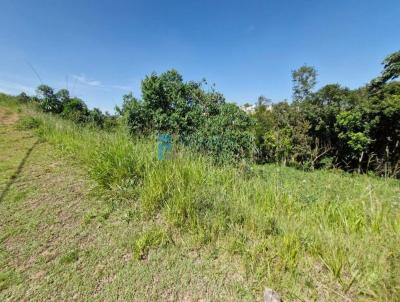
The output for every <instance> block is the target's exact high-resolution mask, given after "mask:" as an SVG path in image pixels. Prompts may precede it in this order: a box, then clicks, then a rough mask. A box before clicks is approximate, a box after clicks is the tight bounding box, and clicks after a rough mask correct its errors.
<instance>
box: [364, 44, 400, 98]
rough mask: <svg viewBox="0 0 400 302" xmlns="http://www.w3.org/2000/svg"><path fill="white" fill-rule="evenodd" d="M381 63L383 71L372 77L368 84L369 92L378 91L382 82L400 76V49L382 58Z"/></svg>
mask: <svg viewBox="0 0 400 302" xmlns="http://www.w3.org/2000/svg"><path fill="white" fill-rule="evenodd" d="M382 64H383V71H382V72H381V75H380V76H378V77H377V78H375V79H373V80H372V81H371V83H370V84H369V87H368V88H369V91H370V92H371V93H374V92H377V91H379V90H380V88H382V86H383V84H385V83H387V82H388V81H391V80H394V79H396V78H398V77H399V76H400V51H397V52H394V53H392V54H390V55H389V56H387V57H386V58H385V60H383V62H382Z"/></svg>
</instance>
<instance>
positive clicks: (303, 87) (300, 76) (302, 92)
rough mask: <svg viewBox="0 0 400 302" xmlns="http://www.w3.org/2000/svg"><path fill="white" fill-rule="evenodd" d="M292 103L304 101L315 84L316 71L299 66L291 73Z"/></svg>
mask: <svg viewBox="0 0 400 302" xmlns="http://www.w3.org/2000/svg"><path fill="white" fill-rule="evenodd" d="M292 81H293V101H294V102H301V101H304V100H305V99H306V98H307V97H308V96H309V95H310V94H311V92H312V89H313V88H314V87H315V85H316V83H317V71H316V69H315V68H314V67H312V66H307V65H304V66H301V67H300V68H299V69H297V70H293V71H292Z"/></svg>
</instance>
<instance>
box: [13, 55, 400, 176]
mask: <svg viewBox="0 0 400 302" xmlns="http://www.w3.org/2000/svg"><path fill="white" fill-rule="evenodd" d="M399 65H400V52H396V53H393V54H392V55H390V56H388V57H387V58H386V59H385V60H384V69H383V71H382V74H381V75H380V76H378V77H377V78H375V79H373V80H371V82H370V83H369V84H368V85H366V86H364V87H361V88H358V89H354V90H351V89H349V88H346V87H343V86H341V85H339V84H328V85H325V86H323V87H322V88H320V89H319V90H317V91H315V92H314V87H315V85H316V83H317V71H316V70H315V69H314V68H313V67H310V66H302V67H300V68H299V69H298V70H295V71H293V73H292V77H293V101H292V102H291V103H288V102H286V101H284V102H279V103H275V104H273V105H272V106H270V104H269V100H268V99H267V98H265V97H260V98H259V100H258V104H257V107H256V110H255V113H254V114H246V113H245V112H244V111H242V110H240V109H239V107H238V106H236V105H235V104H232V103H228V102H226V100H225V98H224V96H223V95H222V94H221V93H219V92H217V91H215V89H214V88H213V87H211V89H208V90H207V89H205V84H206V82H205V81H202V82H193V81H190V82H184V81H183V78H182V76H181V75H180V74H179V73H178V72H177V71H175V70H170V71H167V72H165V73H162V74H160V75H157V74H155V73H152V74H151V75H149V76H147V77H146V78H145V79H144V80H143V81H142V99H141V100H140V99H136V98H135V97H133V95H132V94H131V93H130V94H127V95H125V96H124V97H123V104H122V106H121V108H119V107H117V108H116V111H117V113H118V115H119V116H120V121H122V123H123V124H125V125H126V126H127V127H128V129H129V132H130V133H131V135H132V136H147V135H151V134H160V133H169V134H172V135H173V136H174V138H175V140H176V141H177V142H179V143H181V144H183V145H185V146H189V147H190V148H191V149H193V150H195V151H197V152H201V153H206V154H208V155H211V156H212V158H214V161H215V162H217V163H224V162H235V163H238V162H241V161H247V162H249V161H253V160H254V161H255V162H257V163H272V162H277V163H283V164H287V165H292V166H297V167H301V168H303V169H307V170H310V169H315V168H322V167H323V168H333V167H335V168H341V169H344V170H347V171H357V172H375V173H376V174H378V175H383V176H392V177H399V176H400V82H396V81H393V80H394V79H396V78H397V77H398V76H399V75H400V67H399ZM20 99H21V100H22V101H27V100H33V101H36V102H37V103H38V104H39V106H40V108H42V110H43V111H45V112H52V113H54V114H60V115H61V116H62V117H64V118H67V119H71V120H73V121H75V122H77V123H81V124H88V123H89V124H92V125H96V126H98V127H100V128H106V129H111V128H113V127H115V126H116V124H117V116H111V115H109V114H103V113H102V112H101V111H100V110H99V109H96V108H95V109H93V110H88V108H87V106H86V104H85V103H84V102H83V101H82V100H80V99H79V98H75V97H73V98H71V97H70V95H69V92H68V90H66V89H61V90H60V91H58V92H57V93H54V91H53V89H52V88H50V87H49V86H46V85H41V86H39V87H38V89H37V96H35V97H31V98H30V97H28V96H27V95H26V94H21V96H20Z"/></svg>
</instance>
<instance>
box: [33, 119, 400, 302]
mask: <svg viewBox="0 0 400 302" xmlns="http://www.w3.org/2000/svg"><path fill="white" fill-rule="evenodd" d="M39 118H40V119H41V120H42V123H41V126H40V131H39V132H40V135H41V136H42V137H43V138H44V139H46V140H47V141H49V142H50V143H52V144H54V145H57V146H58V147H59V148H60V149H61V150H62V151H63V152H64V153H65V154H70V155H71V156H74V157H75V158H76V159H77V160H79V161H80V162H81V163H82V164H83V165H84V166H85V167H87V168H88V171H89V173H90V175H91V176H92V177H93V178H94V179H95V180H96V181H97V183H98V185H99V186H100V187H102V188H103V189H105V190H108V191H112V192H114V194H116V196H117V199H118V196H119V195H118V194H122V193H121V192H125V193H126V192H128V201H129V202H132V203H135V204H139V209H140V211H142V212H143V217H148V218H149V219H150V218H152V217H158V218H159V219H162V221H163V223H166V224H168V225H169V226H171V227H172V228H175V229H176V230H178V231H179V233H181V234H190V236H191V238H193V239H194V240H193V243H192V244H193V245H197V246H199V247H204V246H208V245H209V246H214V247H215V249H216V251H217V252H218V255H220V256H221V257H222V255H223V254H224V253H226V254H228V255H231V256H230V257H233V259H239V261H240V262H241V263H242V264H243V268H244V271H245V274H246V276H247V278H248V279H247V281H248V282H249V283H251V284H252V285H251V286H253V287H254V288H262V287H263V286H265V285H268V286H270V287H274V288H276V289H278V290H279V291H281V292H282V293H284V295H285V296H286V297H289V300H290V299H293V300H296V299H298V298H301V299H304V300H370V301H377V300H379V301H394V300H396V299H397V300H400V277H399V276H400V265H399V263H400V249H399V243H400V210H399V205H400V185H399V182H398V181H396V180H392V179H378V178H375V177H371V176H367V175H351V174H346V173H342V172H340V171H335V170H333V171H324V170H321V171H315V172H308V173H305V172H302V171H298V170H294V169H291V168H286V167H281V166H277V165H266V166H254V167H246V166H243V167H239V168H235V167H231V166H224V167H217V166H214V165H213V164H212V162H211V161H210V160H209V159H207V158H206V157H202V156H200V155H198V154H193V153H191V152H189V151H187V150H184V149H180V148H179V146H177V149H178V150H176V151H175V152H174V153H173V154H171V156H170V157H169V158H168V159H167V160H164V161H157V159H156V142H155V140H153V139H132V138H130V137H129V135H127V134H126V132H125V131H124V130H123V129H120V130H119V131H116V132H115V133H106V132H102V131H99V130H93V129H90V128H80V127H78V126H76V125H74V124H72V123H69V122H67V121H63V120H60V119H57V118H53V117H50V116H47V115H40V116H39ZM123 206H127V207H129V203H128V204H124V205H123ZM157 234H162V239H157V238H156V237H157ZM147 235H148V236H147ZM147 235H146V236H144V237H143V238H142V239H141V241H139V242H138V243H137V245H136V247H135V253H136V254H135V255H136V257H137V258H140V257H142V256H143V253H144V251H146V249H147V248H148V247H146V244H148V245H149V246H150V247H151V246H152V245H154V244H155V243H158V242H163V243H165V242H167V241H168V242H169V240H166V239H165V238H166V236H167V235H165V232H161V231H159V230H157V231H154V232H150V233H149V234H147ZM235 257H236V258H235Z"/></svg>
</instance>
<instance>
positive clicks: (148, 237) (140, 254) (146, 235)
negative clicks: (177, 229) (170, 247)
mask: <svg viewBox="0 0 400 302" xmlns="http://www.w3.org/2000/svg"><path fill="white" fill-rule="evenodd" d="M169 242H170V238H169V235H168V234H167V233H166V232H165V231H164V230H162V229H161V228H159V227H152V228H150V229H149V230H146V231H145V232H143V233H142V234H140V236H139V238H137V239H136V240H135V243H134V246H133V258H134V259H136V260H144V259H145V258H146V257H147V255H148V253H149V250H150V249H151V248H157V247H163V246H165V245H167V244H168V243H169Z"/></svg>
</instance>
